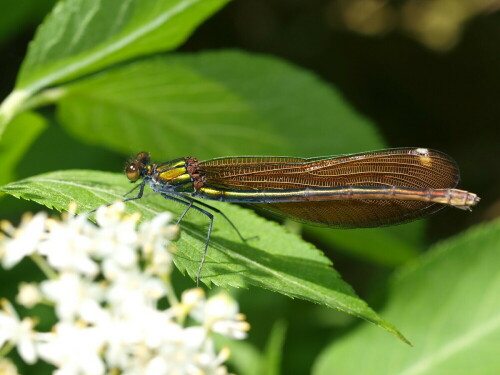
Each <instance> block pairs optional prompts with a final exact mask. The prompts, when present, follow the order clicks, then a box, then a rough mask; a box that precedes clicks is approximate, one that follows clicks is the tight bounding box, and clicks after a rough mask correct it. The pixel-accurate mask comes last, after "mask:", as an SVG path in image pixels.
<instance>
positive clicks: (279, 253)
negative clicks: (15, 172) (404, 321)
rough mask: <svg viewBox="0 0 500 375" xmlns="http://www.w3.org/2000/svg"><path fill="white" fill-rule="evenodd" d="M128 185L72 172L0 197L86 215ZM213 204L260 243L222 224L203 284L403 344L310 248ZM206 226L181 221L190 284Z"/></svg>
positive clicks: (158, 203)
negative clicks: (323, 313)
mask: <svg viewBox="0 0 500 375" xmlns="http://www.w3.org/2000/svg"><path fill="white" fill-rule="evenodd" d="M125 180H126V179H125V178H124V177H123V176H121V175H118V174H112V173H105V172H95V171H83V170H69V171H59V172H53V173H47V174H43V175H39V176H36V177H32V178H29V179H26V180H22V181H19V182H16V183H11V184H9V185H6V186H4V187H2V188H1V190H3V191H4V192H6V193H9V194H11V195H14V196H16V197H22V198H24V199H30V200H34V201H36V202H38V203H40V204H43V205H45V206H47V207H49V208H52V207H54V208H56V209H59V210H62V209H65V208H66V207H68V204H69V203H70V202H71V201H76V202H78V205H79V210H80V212H85V211H88V210H90V209H93V208H96V206H97V205H99V204H101V203H109V202H112V201H114V200H116V199H121V198H122V194H123V192H124V191H127V186H128V187H130V183H127V182H126V181H125ZM211 204H213V206H214V207H216V208H219V209H221V210H223V211H224V212H225V213H226V214H227V215H228V217H230V218H232V219H233V220H234V223H235V224H236V225H237V226H238V227H239V228H241V229H242V231H243V232H244V235H247V236H249V237H250V236H254V235H258V236H259V237H258V238H254V239H252V240H249V241H248V243H241V241H240V240H239V239H238V237H237V236H236V234H235V233H234V230H232V229H231V227H230V226H229V225H228V224H227V223H225V222H224V220H222V219H221V218H220V217H217V219H216V230H215V231H214V233H213V235H212V239H211V242H210V244H211V247H210V251H209V252H208V254H207V259H206V262H205V265H204V268H203V272H202V280H203V281H204V282H206V283H207V284H210V283H214V284H216V285H221V286H224V287H227V286H234V287H242V286H246V285H247V284H251V285H255V286H259V287H262V288H265V289H269V290H271V291H274V292H279V293H282V294H284V295H287V296H290V297H296V298H301V299H305V300H308V301H311V302H314V303H318V304H321V305H325V306H328V307H331V308H335V309H338V310H341V311H344V312H347V313H350V314H352V315H354V316H358V317H360V318H362V319H366V320H368V321H370V322H372V323H374V324H376V325H379V326H380V327H383V328H385V329H386V330H388V331H389V332H391V333H393V334H394V335H396V336H398V337H399V338H400V339H402V340H404V337H403V336H402V335H401V334H400V333H399V332H398V331H397V329H396V328H395V327H393V326H392V325H390V324H389V323H387V322H385V321H384V320H383V319H381V318H380V317H379V316H378V315H377V314H376V313H375V312H374V311H373V310H372V309H370V307H369V306H368V305H367V304H366V303H365V302H364V301H362V300H361V299H359V298H358V297H357V296H356V294H355V293H354V291H353V290H352V288H351V287H350V286H349V285H348V284H347V283H345V282H344V281H342V280H341V278H340V276H339V274H338V273H337V272H336V271H335V270H334V269H333V268H331V264H330V261H329V260H328V259H327V258H326V257H325V256H324V255H323V254H322V253H321V252H320V251H318V250H317V249H315V248H314V247H313V246H312V245H310V244H308V243H306V242H303V241H302V240H300V238H298V237H297V236H295V235H293V234H290V233H287V232H286V231H285V230H284V229H283V228H282V227H281V226H279V225H277V224H276V223H273V222H268V221H266V220H264V219H262V218H261V217H259V216H257V215H255V214H254V213H253V212H252V211H249V210H245V209H242V208H240V207H237V206H235V205H230V204H222V203H221V202H211ZM127 205H128V206H130V207H133V208H134V209H135V210H137V211H139V212H141V214H142V215H143V217H144V218H151V217H152V216H154V215H155V214H157V213H160V212H164V211H174V212H175V213H176V214H179V213H180V212H182V209H183V207H179V205H178V204H177V205H176V204H172V202H170V201H168V200H166V199H163V198H162V197H160V196H158V195H154V196H151V197H147V198H144V199H141V200H139V201H133V202H130V203H128V204H127ZM195 216H196V217H195ZM206 224H207V218H206V217H204V216H203V215H189V216H188V218H187V219H186V220H184V221H183V225H182V228H183V230H182V236H181V239H180V240H179V241H178V242H177V243H176V244H177V246H178V248H179V250H178V251H177V253H176V254H175V263H176V265H177V267H178V268H179V269H180V270H181V272H186V271H187V273H188V274H189V275H190V276H191V277H194V276H195V275H196V272H197V268H198V266H199V262H200V259H201V255H202V249H203V243H204V240H205V235H206V229H205V227H206Z"/></svg>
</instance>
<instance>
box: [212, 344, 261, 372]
mask: <svg viewBox="0 0 500 375" xmlns="http://www.w3.org/2000/svg"><path fill="white" fill-rule="evenodd" d="M214 340H215V343H216V344H217V347H218V348H222V347H223V346H227V347H229V349H230V350H231V356H230V357H229V359H228V364H229V365H230V366H231V368H234V370H235V372H236V373H237V374H238V375H261V374H262V364H263V355H262V353H261V352H260V351H259V349H257V348H256V347H255V345H253V344H251V343H250V342H249V341H237V340H231V339H229V338H227V337H224V336H220V335H217V336H214Z"/></svg>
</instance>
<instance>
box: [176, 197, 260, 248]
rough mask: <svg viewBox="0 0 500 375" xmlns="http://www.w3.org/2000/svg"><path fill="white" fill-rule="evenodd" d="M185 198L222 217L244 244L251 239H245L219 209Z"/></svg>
mask: <svg viewBox="0 0 500 375" xmlns="http://www.w3.org/2000/svg"><path fill="white" fill-rule="evenodd" d="M183 198H185V199H186V200H188V201H190V202H193V203H196V204H199V205H200V206H204V207H207V208H209V209H211V210H212V211H213V212H215V213H217V214H219V215H221V216H222V217H223V218H224V219H225V220H226V221H227V222H228V223H229V224H230V225H231V227H233V229H234V231H235V232H236V234H237V235H238V237H239V238H240V240H241V241H243V242H245V243H246V242H247V241H248V240H249V238H245V237H243V235H242V234H241V232H240V231H239V229H238V227H237V226H236V225H235V224H234V223H233V222H232V221H231V219H229V218H228V217H227V216H226V214H225V213H224V212H222V211H221V210H219V209H218V208H215V207H213V206H210V205H209V204H206V203H204V202H201V201H199V200H197V199H194V198H191V197H183ZM256 237H257V236H253V237H251V238H256Z"/></svg>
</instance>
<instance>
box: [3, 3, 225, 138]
mask: <svg viewBox="0 0 500 375" xmlns="http://www.w3.org/2000/svg"><path fill="white" fill-rule="evenodd" d="M227 1H228V0H129V1H121V0H106V1H100V0H61V1H60V2H59V3H58V4H57V5H56V6H55V7H54V9H53V11H52V13H51V14H50V15H49V16H48V17H47V18H46V19H45V21H44V23H43V24H42V25H41V26H40V27H39V28H38V30H37V33H36V36H35V39H34V40H33V41H32V42H31V44H30V46H29V49H28V54H27V56H26V58H25V60H24V62H23V64H22V66H21V70H20V72H19V75H18V78H17V83H16V89H15V90H14V91H13V92H11V93H10V95H9V96H8V97H7V98H6V99H5V100H4V101H3V102H2V105H1V106H0V137H1V135H2V134H3V132H4V130H5V127H6V126H7V124H8V123H9V122H10V121H11V120H12V118H13V117H14V116H15V115H16V114H17V113H19V112H20V111H22V109H23V108H25V107H30V108H32V107H35V106H38V105H40V104H41V103H45V104H46V102H49V103H50V102H51V101H52V100H54V98H45V97H43V95H42V96H40V97H38V96H35V97H33V94H35V93H36V92H38V91H40V90H42V89H44V88H46V87H48V86H52V85H55V84H58V83H62V82H67V81H68V80H71V79H76V78H79V77H81V76H83V75H85V74H90V73H94V72H96V71H98V70H100V69H103V68H105V67H108V66H110V65H112V64H115V63H118V62H122V61H124V60H127V59H131V58H133V57H137V56H141V55H145V54H151V53H154V52H158V51H167V50H171V49H173V48H175V47H177V46H178V45H179V44H181V43H182V42H183V41H184V40H185V39H186V38H187V37H188V36H189V35H190V34H191V32H192V31H193V30H194V29H195V28H196V26H198V24H200V23H201V22H202V21H204V20H205V19H206V18H207V17H209V16H210V15H211V14H212V13H214V12H215V11H217V10H218V9H219V8H220V7H222V6H223V5H224V4H225V3H226V2H227Z"/></svg>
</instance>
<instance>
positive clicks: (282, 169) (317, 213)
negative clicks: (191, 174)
mask: <svg viewBox="0 0 500 375" xmlns="http://www.w3.org/2000/svg"><path fill="white" fill-rule="evenodd" d="M200 170H201V171H202V172H203V173H205V176H206V185H210V186H214V187H216V188H217V187H218V188H225V189H235V190H281V189H302V188H305V187H308V186H309V187H342V186H398V187H411V188H419V189H445V188H454V187H455V186H456V185H457V184H458V181H459V170H458V167H457V165H456V163H455V161H454V160H453V159H451V158H450V157H449V156H447V155H446V154H443V153H441V152H439V151H434V150H428V149H421V148H401V149H391V150H381V151H374V152H367V153H362V154H353V155H345V156H340V157H326V158H313V159H301V158H289V157H241V158H221V159H213V160H208V161H205V162H202V163H200ZM256 206H259V207H262V208H264V209H266V210H270V211H273V212H276V213H278V214H281V215H285V216H287V217H290V218H292V219H295V220H298V221H302V222H307V223H310V224H315V225H326V226H331V227H338V228H357V227H377V226H383V225H391V224H398V223H404V222H408V221H412V220H415V219H418V218H421V217H424V216H428V215H430V214H432V213H434V212H436V211H438V210H440V209H441V208H443V207H444V206H443V205H440V204H436V203H428V202H418V201H409V200H408V201H406V200H405V201H403V200H392V199H388V200H350V201H321V202H310V201H308V202H290V203H271V204H262V205H260V204H257V205H256Z"/></svg>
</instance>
